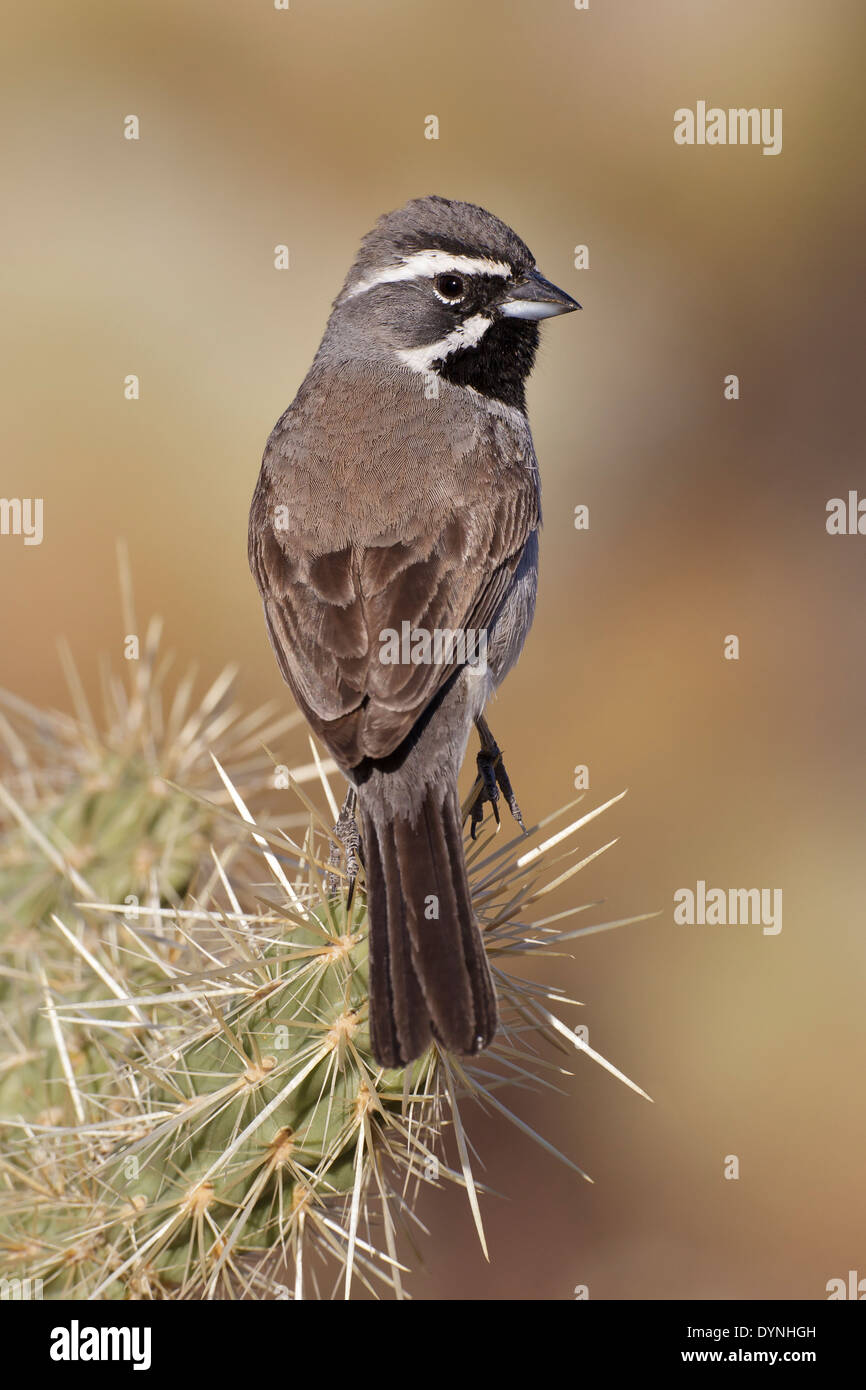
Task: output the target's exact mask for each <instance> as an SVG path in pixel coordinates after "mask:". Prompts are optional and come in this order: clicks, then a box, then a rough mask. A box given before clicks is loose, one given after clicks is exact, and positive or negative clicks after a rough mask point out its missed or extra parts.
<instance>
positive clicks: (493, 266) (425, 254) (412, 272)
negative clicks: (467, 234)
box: [346, 251, 514, 299]
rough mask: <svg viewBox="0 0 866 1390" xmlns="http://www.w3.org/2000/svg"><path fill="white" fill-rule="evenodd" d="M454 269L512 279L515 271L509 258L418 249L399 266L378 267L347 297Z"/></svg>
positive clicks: (348, 293) (401, 260)
mask: <svg viewBox="0 0 866 1390" xmlns="http://www.w3.org/2000/svg"><path fill="white" fill-rule="evenodd" d="M448 271H454V272H455V273H456V274H458V275H501V276H502V277H503V278H504V279H508V277H509V276H510V275H513V274H514V272H513V270H512V269H511V266H510V265H508V264H506V262H505V261H494V260H493V259H492V258H491V257H488V256H452V255H451V253H450V252H449V251H414V252H413V253H412V255H411V256H401V257H400V259H399V261H398V262H397V264H396V265H389V266H386V267H385V268H384V270H377V271H375V272H374V273H373V274H372V275H368V276H367V277H366V278H365V279H364V280H359V281H358V283H357V285H353V286H352V288H351V289H350V290H349V291H348V292H347V294H346V298H347V299H354V297H355V295H356V294H364V292H365V291H366V290H372V289H373V288H374V287H375V286H376V285H391V284H394V283H395V282H396V281H398V280H420V279H422V278H424V277H429V276H432V275H444V274H445V273H446V272H448Z"/></svg>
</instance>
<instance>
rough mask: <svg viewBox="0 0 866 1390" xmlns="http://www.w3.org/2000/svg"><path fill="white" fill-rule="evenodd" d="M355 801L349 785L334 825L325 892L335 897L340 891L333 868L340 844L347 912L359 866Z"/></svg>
mask: <svg viewBox="0 0 866 1390" xmlns="http://www.w3.org/2000/svg"><path fill="white" fill-rule="evenodd" d="M356 802H357V792H356V791H355V788H354V787H350V788H349V790H348V791H347V792H346V800H345V801H344V802H343V809H342V810H341V812H340V815H339V818H338V820H337V824H336V825H335V826H334V839H333V840H332V841H331V849H330V853H329V855H328V870H329V871H328V882H327V892H328V897H329V898H335V897H336V896H337V894H338V893H339V891H340V885H339V882H338V880H337V875H336V873H335V872H334V870H336V869H338V868H339V867H340V847H341V846H342V848H343V850H344V851H345V854H346V875H347V877H348V879H349V893H348V896H347V898H346V911H347V912H348V911H349V909H350V908H351V906H352V899H353V898H354V896H355V879H356V878H357V877H358V869H359V868H360V867H361V866H360V862H359V858H358V856H359V854H360V843H361V842H360V836H359V835H358V822H357V821H356V820H355V805H356Z"/></svg>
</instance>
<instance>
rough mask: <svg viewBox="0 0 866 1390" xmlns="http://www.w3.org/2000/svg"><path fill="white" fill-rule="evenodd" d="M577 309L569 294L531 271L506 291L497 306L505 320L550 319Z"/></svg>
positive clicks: (534, 271) (576, 303)
mask: <svg viewBox="0 0 866 1390" xmlns="http://www.w3.org/2000/svg"><path fill="white" fill-rule="evenodd" d="M579 308H580V305H579V304H578V302H577V300H576V299H572V297H571V295H570V294H566V293H565V290H559V289H557V288H556V285H551V283H550V281H549V280H545V278H544V276H543V275H541V274H539V272H538V271H537V270H532V271H530V273H529V274H528V275H527V276H526V278H525V280H522V281H521V283H520V284H519V285H516V286H515V288H514V289H513V290H509V291H508V294H507V295H506V297H505V298H504V299H503V300H502V301H501V303H500V305H499V312H500V313H501V314H502V315H503V316H504V317H505V318H507V319H552V318H553V317H554V315H555V314H570V313H571V311H572V310H573V309H579Z"/></svg>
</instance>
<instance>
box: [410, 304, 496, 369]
mask: <svg viewBox="0 0 866 1390" xmlns="http://www.w3.org/2000/svg"><path fill="white" fill-rule="evenodd" d="M492 322H493V320H492V319H490V318H488V317H487V315H486V314H473V315H472V317H471V318H468V319H465V320H464V322H463V323H461V324H460V325H459V326H458V327H457V328H454V329H452V331H451V332H450V333H446V335H445V337H444V338H440V339H439V341H438V343H425V344H423V345H422V346H421V347H415V348H398V349H397V356H398V357H399V359H400V361H401V362H405V364H406V366H407V367H411V368H412V371H413V372H429V370H430V368H431V367H432V366H433V363H434V362H438V361H440V360H441V359H442V358H443V357H450V355H451V353H452V352H459V351H460V349H461V348H467V347H474V346H475V344H476V343H480V342H481V339H482V338H483V337H484V334H485V333H486V332H487V330H488V328H489V327H490V325H491V323H492Z"/></svg>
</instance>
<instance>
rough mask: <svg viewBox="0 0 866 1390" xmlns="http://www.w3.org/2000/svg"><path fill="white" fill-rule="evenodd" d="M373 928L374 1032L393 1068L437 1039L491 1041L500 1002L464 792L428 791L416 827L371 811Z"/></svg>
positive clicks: (458, 1045)
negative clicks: (469, 871) (460, 796)
mask: <svg viewBox="0 0 866 1390" xmlns="http://www.w3.org/2000/svg"><path fill="white" fill-rule="evenodd" d="M363 801H364V798H363V796H362V823H363V831H364V841H365V854H366V863H367V888H368V904H369V920H370V1029H371V1041H372V1045H373V1051H374V1053H375V1055H376V1057H377V1058H378V1060H379V1061H380V1062H381V1063H382V1064H383V1065H385V1066H404V1065H406V1063H408V1062H410V1061H412V1059H413V1058H414V1057H417V1056H418V1055H419V1054H420V1053H421V1052H423V1051H424V1049H425V1047H426V1046H427V1045H428V1043H429V1041H430V1038H431V1036H433V1037H435V1038H436V1039H437V1041H438V1042H440V1043H441V1044H442V1046H443V1047H445V1048H447V1049H448V1050H449V1051H452V1052H460V1053H474V1052H478V1051H480V1049H481V1048H483V1047H486V1046H487V1044H488V1043H489V1042H490V1041H491V1040H492V1038H493V1036H494V1034H495V1032H496V1026H497V1011H496V994H495V991H494V988H493V982H492V980H491V978H490V970H489V967H488V965H487V957H486V954H485V951H484V945H483V942H482V940H481V934H480V932H479V930H478V927H477V926H476V924H475V916H474V913H473V910H472V900H471V896H470V892H469V882H468V879H467V876H466V863H465V859H464V855H463V835H462V831H461V824H460V806H459V803H458V800H457V793H456V789H454V788H449V789H445V790H443V788H442V787H441V786H439V787H431V788H428V790H427V793H426V796H425V798H424V801H423V802H422V804H421V807H420V810H419V812H418V815H417V819H416V820H415V822H414V823H410V822H409V821H408V820H403V819H399V818H395V819H393V820H390V821H384V820H382V819H381V818H380V816H379V815H377V814H376V811H375V809H373V810H372V814H371V808H368V807H366V806H364V804H363Z"/></svg>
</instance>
